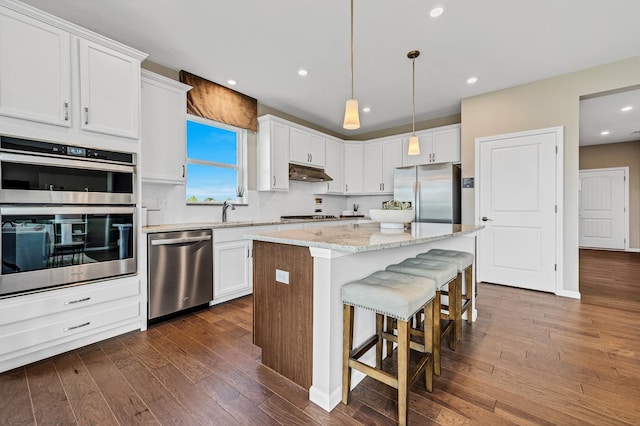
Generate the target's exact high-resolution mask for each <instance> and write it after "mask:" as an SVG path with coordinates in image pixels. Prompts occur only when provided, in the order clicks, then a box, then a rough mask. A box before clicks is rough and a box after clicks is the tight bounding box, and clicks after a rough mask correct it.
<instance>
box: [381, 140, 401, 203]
mask: <svg viewBox="0 0 640 426" xmlns="http://www.w3.org/2000/svg"><path fill="white" fill-rule="evenodd" d="M396 167H402V139H396V140H392V141H388V142H385V143H383V144H382V192H384V193H389V194H392V193H393V171H394V170H395V168H396Z"/></svg>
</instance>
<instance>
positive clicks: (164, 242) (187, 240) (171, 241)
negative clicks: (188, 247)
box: [151, 235, 211, 246]
mask: <svg viewBox="0 0 640 426" xmlns="http://www.w3.org/2000/svg"><path fill="white" fill-rule="evenodd" d="M209 240H211V235H204V236H202V237H184V238H167V239H165V240H152V241H151V245H152V246H167V245H173V244H184V243H197V242H199V241H209Z"/></svg>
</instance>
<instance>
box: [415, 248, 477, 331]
mask: <svg viewBox="0 0 640 426" xmlns="http://www.w3.org/2000/svg"><path fill="white" fill-rule="evenodd" d="M416 257H417V258H419V259H431V260H441V261H443V262H450V263H453V264H454V265H456V268H458V275H457V277H456V283H457V284H456V294H454V295H453V297H452V295H451V294H449V297H452V298H453V300H454V302H455V309H453V311H454V314H455V315H456V318H455V321H456V332H455V334H456V339H457V340H460V339H462V315H464V313H465V312H466V313H467V322H468V323H469V324H471V323H472V322H473V312H472V307H473V306H472V303H471V299H472V296H473V292H474V291H475V286H474V285H473V255H472V254H471V253H467V252H464V251H457V250H442V249H431V250H429V251H428V252H426V253H422V254H419V255H417V256H416ZM463 276H464V283H465V285H464V292H463V285H462V280H463ZM451 305H453V303H451V302H449V307H451Z"/></svg>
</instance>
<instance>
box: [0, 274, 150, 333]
mask: <svg viewBox="0 0 640 426" xmlns="http://www.w3.org/2000/svg"><path fill="white" fill-rule="evenodd" d="M138 294H140V285H139V280H138V277H133V278H124V279H119V280H109V281H103V282H100V283H95V284H87V285H83V286H79V287H73V288H66V289H61V290H52V291H46V292H43V293H38V294H33V295H26V296H16V297H15V298H10V299H6V300H3V301H0V318H2V323H1V324H0V325H1V326H5V325H7V324H11V323H15V322H18V321H25V320H29V319H33V318H38V317H42V316H45V315H51V314H56V313H60V312H67V311H72V310H74V309H78V308H84V307H87V306H93V305H96V304H99V303H105V302H109V301H112V300H117V299H122V298H125V297H131V296H136V295H138Z"/></svg>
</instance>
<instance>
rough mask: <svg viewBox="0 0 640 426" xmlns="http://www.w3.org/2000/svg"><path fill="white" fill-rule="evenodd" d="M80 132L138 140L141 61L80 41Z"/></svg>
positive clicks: (98, 45)
mask: <svg viewBox="0 0 640 426" xmlns="http://www.w3.org/2000/svg"><path fill="white" fill-rule="evenodd" d="M79 43H80V44H79V48H80V105H81V111H82V113H81V116H82V120H81V127H82V129H83V130H87V131H91V132H97V133H104V134H107V135H114V136H122V137H126V138H131V139H138V138H139V137H140V130H139V129H140V126H139V108H140V89H139V88H140V61H138V60H136V59H133V58H131V57H129V56H127V55H124V54H122V53H120V52H117V51H115V50H113V49H110V48H108V47H105V46H102V45H100V44H97V43H94V42H90V41H87V40H83V39H80V40H79Z"/></svg>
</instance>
